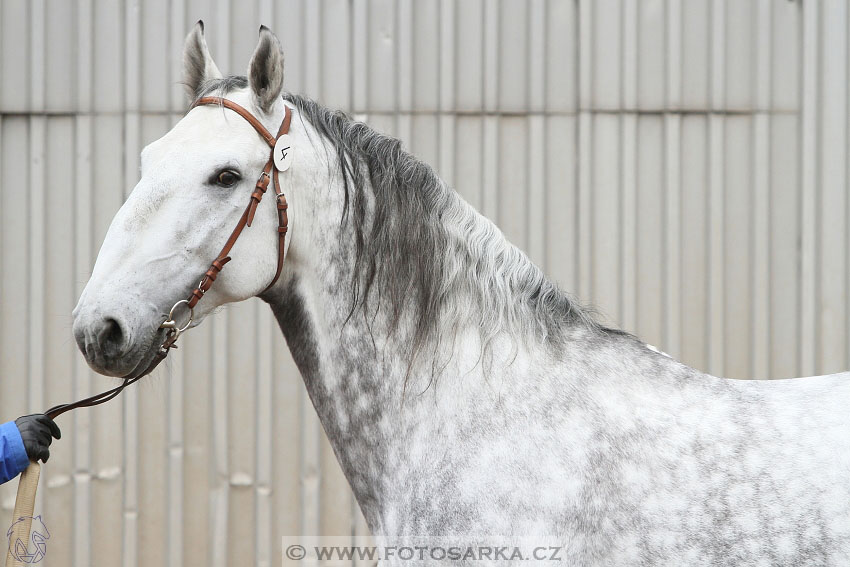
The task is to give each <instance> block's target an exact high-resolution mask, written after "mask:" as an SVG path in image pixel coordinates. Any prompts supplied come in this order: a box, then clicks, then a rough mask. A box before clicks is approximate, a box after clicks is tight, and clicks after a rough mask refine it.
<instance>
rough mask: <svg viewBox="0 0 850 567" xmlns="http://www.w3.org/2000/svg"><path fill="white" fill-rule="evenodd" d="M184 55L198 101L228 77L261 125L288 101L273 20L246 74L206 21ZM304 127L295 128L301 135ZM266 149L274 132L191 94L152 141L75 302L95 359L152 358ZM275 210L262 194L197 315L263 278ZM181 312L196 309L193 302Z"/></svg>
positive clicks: (118, 364)
mask: <svg viewBox="0 0 850 567" xmlns="http://www.w3.org/2000/svg"><path fill="white" fill-rule="evenodd" d="M183 62H184V83H185V86H186V90H187V93H188V95H189V99H190V101H192V100H197V99H198V98H199V97H201V96H203V95H205V94H211V93H214V91H215V90H217V89H221V88H222V84H223V83H226V84H225V85H224V88H225V89H226V90H227V91H232V92H228V97H227V98H228V100H229V101H232V102H234V103H236V104H238V105H240V106H241V107H243V108H244V109H246V110H247V111H248V112H249V113H250V114H251V115H252V116H253V117H254V118H256V120H257V121H258V122H259V124H261V125H262V126H261V127H265V128H266V129H267V130H268V131H270V132H275V131H277V130H278V125H279V124H280V123H281V120H282V117H283V116H284V114H285V112H286V110H285V103H284V101H283V99H282V97H281V96H280V95H281V92H282V88H283V53H282V51H281V46H280V43H279V42H278V40H277V38H276V37H275V36H274V35H273V34H272V33H271V32H270V31H269V30H268V29H266V28H265V27H261V28H260V38H259V43H258V44H257V47H256V50H255V52H254V54H253V56H252V58H251V61H250V64H249V66H248V73H247V78H242V77H230V78H228V79H223V78H222V75H221V73H220V72H219V70H218V67H217V66H216V64H215V62H214V61H213V59H212V57H211V56H210V53H209V50H208V49H207V44H206V41H205V39H204V28H203V24H202V22H198V24H196V26H195V27H194V29H193V30H192V31H191V32H190V33H189V35H188V36H187V38H186V43H185V48H184V55H183ZM299 136H300V134H298V133H294V136H293V139H294V140H297V139H298V137H299ZM293 153H294V152H293ZM269 156H270V148H269V144H268V141H267V140H264V139H263V137H262V136H261V135H258V130H257V129H256V128H255V127H254V126H252V124H251V123H249V122H248V121H247V120H245V119H243V117H240V116H239V115H238V114H237V113H234V112H232V111H231V110H228V109H226V108H224V107H223V106H220V105H204V106H194V105H193V107H192V108H191V109H190V111H189V112H188V113H187V114H186V115H185V116H184V117H183V118H182V119H181V120H180V121H179V122H178V123H177V124H176V125H175V126H174V127H173V128H172V129H171V130H170V131H169V132H168V133H167V134H165V135H164V136H163V137H161V138H160V139H158V140H156V141H154V142H152V143H150V144H149V145H148V146H147V147H145V148H144V150H143V151H142V155H141V178H140V180H139V182H138V184H137V185H136V186H135V188H134V189H133V190H132V192H131V193H130V195H129V197H128V198H127V200H126V202H125V203H124V204H123V206H122V207H121V208H120V210H119V211H118V213H117V214H116V215H115V218H114V219H113V221H112V223H111V225H110V227H109V230H108V231H107V234H106V237H105V240H104V242H103V245H102V247H101V250H100V253H99V254H98V257H97V261H96V263H95V266H94V270H93V272H92V275H91V279H90V280H89V282H88V284H87V285H86V287H85V289H84V291H83V293H82V295H81V297H80V299H79V302H78V304H77V306H76V308H75V309H74V335H75V338H76V341H77V344H78V346H79V348H80V350H81V351H82V353H83V354H84V356H85V358H86V361H87V362H88V364H89V365H90V366H91V367H92V368H93V369H94V370H96V371H98V372H100V373H102V374H107V375H111V376H120V377H128V376H130V375H133V374H138V373H139V371H140V370H142V369H145V368H147V367H148V365H149V364H150V362H151V360H152V359H154V357H155V356H156V354H157V352H158V350H159V348H160V345H161V344H162V343H163V341H164V339H165V337H166V333H167V329H163V328H161V327H160V325H161V324H162V323H163V321H164V320H165V319H164V318H165V316H166V314H167V313H169V308H170V307H171V306H172V305H174V304H175V302H176V301H178V300H180V299H182V298H184V297H186V296H187V295H189V293H190V292H191V291H192V290H193V288H196V287H197V286H198V282H199V280H200V279H201V278H202V277H203V276H204V273H205V271H206V270H207V267H208V266H209V265H210V262H211V261H212V260H215V259H216V258H217V254H218V253H219V251H220V249H221V247H222V245H223V243H224V242H225V240H226V239H227V236H228V234H230V233H231V230H232V229H233V227H234V225H237V224H238V223H239V221H240V215H242V214H243V210H244V209H245V205H246V203H247V202H248V201H249V196H250V195H251V194H252V189H254V188H255V184H256V183H257V182H258V179H260V178H262V171H263V168H264V164H266V163H267V162H269V159H270V158H269ZM298 177H299V174H298V166H297V162H296V166H295V167H294V168H292V170H289V171H287V172H286V178H285V179H284V177H283V176H281V183H283V184H284V185H286V187H285V189H286V190H287V191H290V190H291V189H294V186H293V178H298ZM267 178H268V176H267ZM266 183H268V180H267V181H266ZM295 192H296V193H297V191H295ZM272 197H273V196H272ZM267 200H273V198H270V199H267ZM278 222H279V218H278V212H277V211H276V207H275V206H274V204H270V203H265V202H264V203H262V205H259V204H258V205H257V208H256V211H255V213H254V214H252V218H251V222H250V223H249V224H250V228H247V229H246V230H243V231H242V233H241V235H240V236H239V238H238V241H236V242H235V245H234V246H233V248H232V250H231V251H230V253H229V255H228V257H229V258H231V259H232V261H231V262H230V263H229V265H228V266H227V269H226V270H224V271H222V272H221V274H220V276H219V277H217V278H216V277H215V275H216V274H214V276H213V279H215V280H217V281H216V282H215V286H214V287H212V289H210V290H209V292H208V293H206V294H205V295H204V300H203V301H202V302H200V303H199V304H198V305H197V306H195V309H194V317H193V320H192V323H191V324H192V325H196V324H198V322H200V320H202V319H203V317H204V316H205V315H207V314H209V313H210V312H211V311H213V310H214V309H216V308H217V307H219V306H221V305H223V304H225V303H229V302H234V301H241V300H244V299H247V298H250V297H252V296H255V295H258V294H260V293H261V292H263V291H264V290H266V288H267V286H268V285H269V283H270V282H271V281H272V280H273V278H274V277H275V273H276V270H277V263H278V258H279V251H278V248H279V239H278V230H277V228H278ZM281 279H282V280H285V279H286V274H283V276H282V278H281ZM178 311H179V310H178ZM178 316H179V317H182V318H183V319H184V320H185V319H186V317H187V315H186V313H185V312H180V313H179V314H175V317H178Z"/></svg>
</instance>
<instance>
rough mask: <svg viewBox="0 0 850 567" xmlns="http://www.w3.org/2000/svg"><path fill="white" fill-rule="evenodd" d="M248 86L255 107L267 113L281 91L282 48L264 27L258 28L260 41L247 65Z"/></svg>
mask: <svg viewBox="0 0 850 567" xmlns="http://www.w3.org/2000/svg"><path fill="white" fill-rule="evenodd" d="M248 84H249V85H250V86H251V93H252V94H253V95H254V104H255V106H257V108H259V109H260V110H262V111H263V112H264V113H269V112H270V111H271V110H272V108H273V107H274V103H275V101H276V100H277V98H278V97H279V96H280V92H281V90H283V48H282V47H281V46H280V42H279V41H278V39H277V37H276V36H275V35H274V34H273V33H272V32H271V31H269V28H267V27H266V26H260V41H259V43H258V44H257V49H255V50H254V55H252V56H251V63H249V64H248Z"/></svg>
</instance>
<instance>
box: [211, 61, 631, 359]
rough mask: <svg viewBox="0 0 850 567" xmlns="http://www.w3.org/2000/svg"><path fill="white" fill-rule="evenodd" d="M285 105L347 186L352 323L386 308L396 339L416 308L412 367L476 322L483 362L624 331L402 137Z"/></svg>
mask: <svg viewBox="0 0 850 567" xmlns="http://www.w3.org/2000/svg"><path fill="white" fill-rule="evenodd" d="M245 87H247V80H246V79H245V77H239V76H232V77H227V78H224V79H219V80H215V81H210V82H208V83H207V84H206V85H204V87H203V88H202V92H201V94H200V95H199V98H200V97H203V96H207V95H208V94H210V93H212V92H218V93H219V94H221V95H224V94H227V92H230V91H232V90H234V89H240V88H245ZM283 98H284V99H285V100H286V101H288V102H290V103H291V104H292V105H294V106H295V107H296V108H297V109H298V111H299V113H300V115H301V116H302V117H303V118H304V119H305V120H306V121H307V122H309V123H310V124H311V125H312V126H313V128H315V129H316V131H317V132H318V133H319V135H320V136H322V137H323V138H325V140H326V141H327V142H328V143H329V144H330V147H331V148H333V151H334V152H335V153H336V156H335V160H333V161H334V162H335V163H331V164H330V167H334V168H338V174H339V175H340V177H341V179H342V180H343V185H344V191H345V194H344V199H345V203H344V208H343V211H344V212H343V216H342V219H341V223H342V224H343V225H345V224H346V223H350V224H351V230H353V232H354V247H355V264H354V270H353V275H352V282H351V283H352V285H351V305H350V312H349V319H350V318H351V317H352V316H354V315H356V314H358V313H359V314H361V315H362V316H363V317H364V318H366V320H367V321H370V320H373V318H374V317H375V316H376V315H377V309H378V304H379V303H380V301H381V300H383V301H386V302H387V305H389V310H390V313H388V315H389V319H390V331H392V330H394V329H395V328H396V327H397V326H398V323H399V322H400V320H401V318H402V317H403V316H404V317H407V316H408V315H407V313H408V311H409V310H410V309H412V310H413V319H412V321H413V326H414V331H413V337H412V339H413V340H412V345H411V347H412V350H411V353H410V354H411V355H412V356H411V360H412V359H413V358H415V357H416V355H417V354H418V353H420V352H421V351H422V349H423V348H424V347H425V346H426V345H429V346H431V347H433V348H434V350H435V352H436V351H437V349H439V347H440V344H441V341H447V340H448V341H452V344H453V341H454V339H455V337H456V335H457V333H458V332H459V331H460V329H461V328H462V326H464V325H467V324H468V323H469V322H470V321H476V322H477V327H478V329H479V331H480V334H481V344H482V355H486V354H487V352H486V351H487V348H488V346H489V345H490V343H491V341H492V339H493V338H494V337H496V336H497V335H498V334H500V333H503V332H507V333H508V334H509V335H510V336H512V337H513V338H514V339H515V343H517V342H522V341H526V340H528V339H530V338H532V337H537V338H539V339H540V340H541V341H542V342H544V343H548V344H550V345H559V346H561V345H562V343H563V341H562V339H563V338H564V337H565V331H566V330H567V328H569V327H572V326H576V325H579V326H581V327H583V328H585V329H588V330H590V331H592V332H610V333H617V334H621V333H622V331H617V330H614V329H608V328H606V327H604V326H602V325H601V324H599V322H598V321H597V320H596V317H595V312H594V311H593V310H592V309H590V308H588V307H584V306H581V305H580V304H578V303H577V302H576V301H575V300H574V299H573V298H571V297H570V296H569V295H568V294H566V293H565V292H563V291H561V290H560V289H559V288H558V286H557V285H555V284H554V283H553V282H551V281H550V280H549V279H548V278H547V277H546V276H545V275H544V273H543V271H542V270H540V268H538V267H537V266H536V265H535V264H534V263H532V262H531V260H530V259H529V258H528V257H527V256H526V255H525V254H524V253H523V252H522V251H520V250H519V249H518V248H517V247H515V246H514V245H512V244H511V243H510V242H508V241H507V239H506V238H505V237H504V235H503V234H502V232H501V231H500V230H499V229H498V228H497V227H496V226H495V225H494V224H493V223H492V222H490V221H489V220H487V219H486V218H484V217H483V216H482V215H480V214H479V213H478V212H477V211H475V209H474V208H473V207H472V206H470V205H469V204H468V203H467V202H466V201H464V200H463V199H462V198H461V197H460V195H459V194H458V193H457V192H456V191H454V190H453V189H452V188H450V187H448V186H447V185H446V184H445V182H443V180H442V179H440V177H438V176H437V174H436V173H435V172H434V170H433V169H432V168H431V167H430V166H429V165H428V164H426V163H424V162H422V161H420V160H419V159H417V158H416V157H415V156H413V155H411V154H410V153H408V152H407V151H405V150H404V149H403V147H402V144H401V142H400V141H399V140H398V139H396V138H392V137H390V136H386V135H384V134H381V133H379V132H377V131H375V130H374V129H372V128H371V127H370V126H368V125H367V124H364V123H363V122H358V121H356V120H354V119H352V118H351V117H349V116H348V115H347V114H345V113H344V112H342V111H339V110H331V109H328V108H326V107H324V106H322V105H321V104H319V103H317V102H315V101H313V100H310V99H308V98H306V97H303V96H301V95H296V94H291V93H286V94H284V95H283ZM370 203H373V206H372V207H371V208H370V206H369V205H370ZM376 298H377V299H379V303H376V304H374V305H373V304H372V301H373V300H374V299H376ZM447 329H448V330H450V331H451V332H450V333H448V336H446V333H445V331H446V330H447ZM451 350H452V349H450V350H449V352H450V354H449V356H451ZM411 364H412V362H411Z"/></svg>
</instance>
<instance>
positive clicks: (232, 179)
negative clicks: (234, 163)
mask: <svg viewBox="0 0 850 567" xmlns="http://www.w3.org/2000/svg"><path fill="white" fill-rule="evenodd" d="M237 181H239V174H238V173H236V172H235V171H231V170H229V169H225V170H224V171H221V172H219V174H218V176H217V177H216V178H215V182H216V184H218V185H220V186H222V187H233V186H234V185H236V182H237Z"/></svg>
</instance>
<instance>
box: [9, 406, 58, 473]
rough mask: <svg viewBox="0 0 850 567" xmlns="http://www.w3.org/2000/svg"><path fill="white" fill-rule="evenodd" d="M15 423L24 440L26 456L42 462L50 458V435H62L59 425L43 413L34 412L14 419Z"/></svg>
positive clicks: (56, 436)
mask: <svg viewBox="0 0 850 567" xmlns="http://www.w3.org/2000/svg"><path fill="white" fill-rule="evenodd" d="M15 425H17V426H18V431H20V432H21V439H23V441H24V449H26V450H27V456H28V457H29V458H30V460H32V461H37V460H39V459H41V461H42V462H43V463H46V462H47V459H49V458H50V451H49V450H48V447H50V443H51V441H53V439H52V438H51V435H52V436H53V437H55V438H57V439H59V438H60V437H62V432H61V431H59V426H58V425H56V423H55V422H54V421H53V420H52V419H50V418H49V417H47V416H46V415H44V414H43V413H34V414H32V415H25V416H23V417H19V418H18V419H16V420H15Z"/></svg>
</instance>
